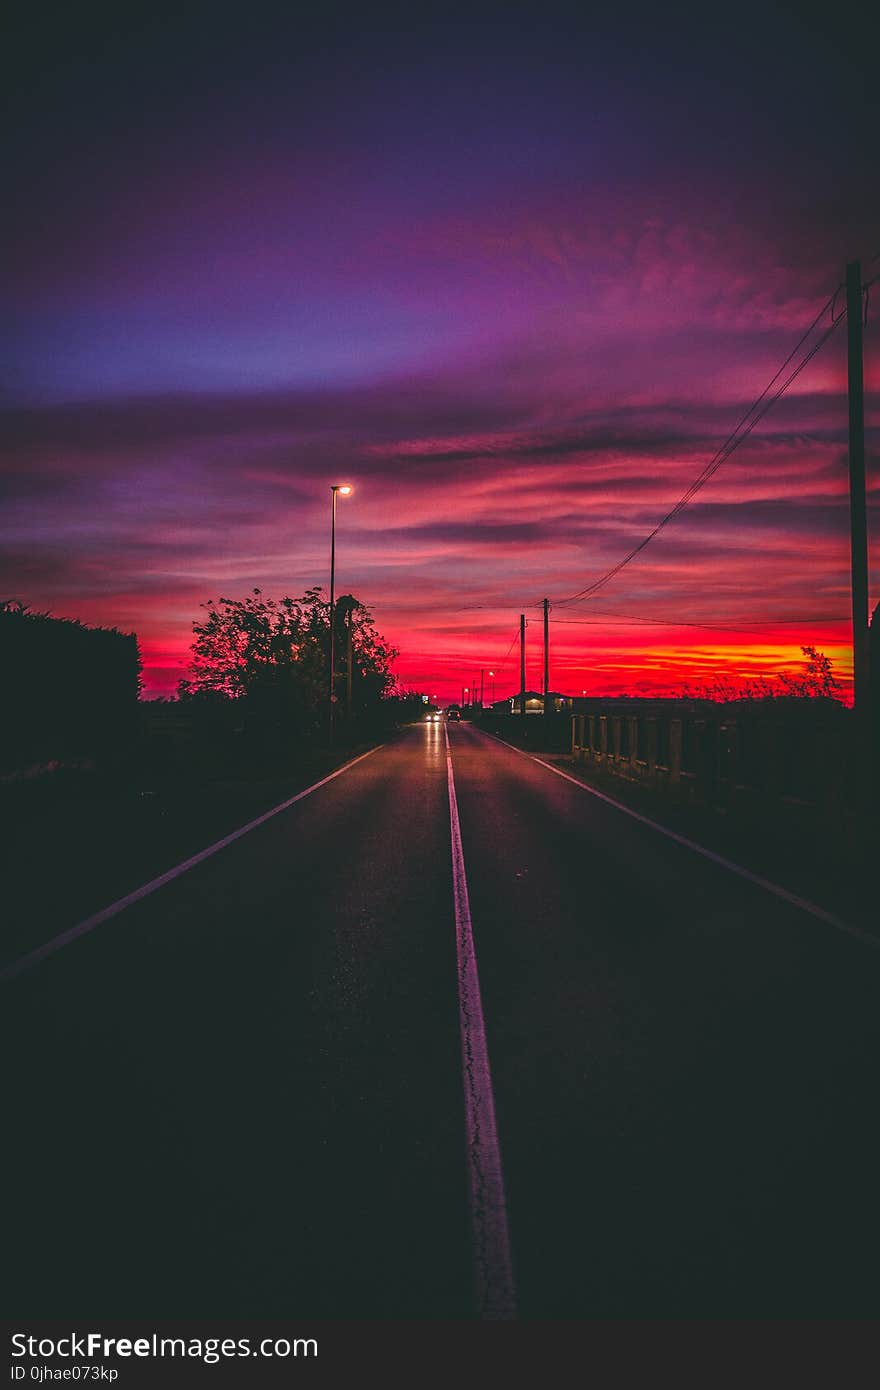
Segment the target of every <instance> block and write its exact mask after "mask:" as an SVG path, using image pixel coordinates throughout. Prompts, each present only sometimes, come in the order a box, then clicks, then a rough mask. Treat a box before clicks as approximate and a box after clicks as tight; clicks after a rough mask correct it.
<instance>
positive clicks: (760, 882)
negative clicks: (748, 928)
mask: <svg viewBox="0 0 880 1390" xmlns="http://www.w3.org/2000/svg"><path fill="white" fill-rule="evenodd" d="M488 737H489V738H493V739H494V740H495V742H496V743H500V744H503V746H504V747H505V748H510V749H511V750H512V751H513V752H514V753H519V754H521V755H522V757H524V758H528V759H529V761H530V762H533V763H537V764H538V766H539V767H546V769H547V771H548V772H553V773H555V774H556V776H557V777H562V778H564V780H565V781H566V782H571V784H572V786H575V787H580V789H581V791H582V792H589V794H590V796H595V797H596V798H597V799H598V800H599V801H604V802H605V804H606V806H613V807H614V808H615V810H617V811H622V812H623V814H624V815H625V816H629V817H630V818H631V819H632V820H636V821H638V822H639V823H640V824H641V825H647V826H649V827H650V828H651V830H656V831H657V833H658V834H660V835H665V836H666V838H667V840H674V841H675V843H676V844H677V845H683V846H684V848H685V849H689V850H693V852H694V854H699V855H701V856H702V858H703V859H709V860H711V862H712V863H713V864H718V865H719V866H720V867H721V868H722V869H727V871H728V872H729V873H732V874H736V875H737V876H738V877H739V878H744V879H745V880H746V881H747V882H748V883H753V884H754V885H755V887H756V888H762V889H763V890H764V892H765V893H772V895H773V897H774V898H781V899H782V901H783V902H787V903H791V905H792V906H793V907H797V908H799V909H800V911H801V912H807V913H809V915H810V916H811V917H816V918H817V919H818V920H819V921H820V922H825V923H827V925H828V926H830V927H836V928H837V930H838V931H841V932H845V933H846V935H847V936H854V937H855V938H856V940H857V941H862V942H864V944H865V945H866V946H874V947H875V948H876V947H880V938H878V937H876V936H872V935H871V933H870V932H867V931H863V930H862V928H861V927H856V926H854V925H853V924H852V923H851V922H845V921H844V920H843V918H842V917H835V915H834V913H833V912H826V910H825V908H824V907H819V906H818V904H817V903H813V902H810V900H809V899H808V898H801V897H799V896H798V895H797V893H790V892H789V890H788V889H787V888H783V887H782V885H781V884H779V883H774V882H773V881H772V879H769V878H762V877H761V875H760V874H753V873H752V871H751V869H746V868H744V867H743V865H742V864H737V863H736V862H735V861H734V860H733V859H725V857H724V855H722V854H716V853H715V852H714V850H711V849H707V848H706V846H705V845H700V844H698V843H697V841H696V840H689V839H688V837H687V836H686V835H679V834H678V832H677V831H675V830H670V829H669V827H668V826H667V825H661V824H660V822H659V821H655V820H651V819H650V817H648V816H643V815H641V814H640V812H638V811H634V810H633V809H632V807H631V806H626V805H624V803H623V802H622V801H615V799H614V797H613V796H606V794H605V793H604V792H600V791H597V789H596V788H595V787H591V786H589V784H588V783H587V782H582V781H581V780H580V778H578V777H572V776H571V773H569V772H563V771H562V768H559V767H554V765H553V763H548V762H545V761H544V759H543V758H538V757H536V756H535V754H534V753H526V752H525V750H524V749H522V748H517V746H516V744H515V743H508V742H507V740H506V739H503V738H499V737H498V735H497V734H488Z"/></svg>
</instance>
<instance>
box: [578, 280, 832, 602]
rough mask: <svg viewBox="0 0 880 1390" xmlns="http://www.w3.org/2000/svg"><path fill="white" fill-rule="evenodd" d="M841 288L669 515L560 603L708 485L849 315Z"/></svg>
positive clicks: (585, 593) (609, 574) (597, 584)
mask: <svg viewBox="0 0 880 1390" xmlns="http://www.w3.org/2000/svg"><path fill="white" fill-rule="evenodd" d="M838 292H839V291H838V290H835V292H834V294H832V295H830V296H829V298H828V299H827V300H826V302H825V303H824V304H823V305H822V308H821V309H820V310H819V312H818V314H817V315H816V317H815V318H814V319H813V322H812V323H811V324H810V326H809V328H808V329H807V330H806V331H805V332H804V333H803V335H802V336H801V338H800V339H799V341H798V342H797V343H796V345H795V346H794V347H793V348H792V350H791V352H790V353H789V354H788V356H787V357H786V359H785V361H784V362H783V363H782V366H781V367H780V368H779V369H778V371H777V372H776V373H775V374H774V376H773V377H772V378H771V379H770V381H769V382H768V383H767V385H766V386H765V387H764V390H763V391H762V392H761V394H760V396H758V398H757V400H756V401H755V402H754V403H753V405H751V406H750V408H749V409H748V410H747V411H746V413H745V414H744V415H743V416H742V418H741V419H740V421H739V423H738V424H737V426H736V428H735V429H734V430H733V431H732V432H731V433H730V434H729V435H728V437H727V439H726V440H725V441H724V443H723V444H722V445H721V447H720V449H718V450H717V452H716V453H715V454H714V455H713V456H712V458H711V459H710V460H709V462H708V463H707V464H706V466H705V467H704V468H703V470H702V472H701V473H699V474H698V476H697V477H696V478H695V479H694V481H693V482H692V483H691V484H690V486H689V487H688V488H687V489H686V491H685V492H684V493H683V494H682V496H681V497H680V498H679V499H678V501H677V502H676V504H675V506H674V507H672V508H671V509H670V510H669V511H668V512H667V513H666V515H665V516H664V517H662V518H661V520H660V521H658V523H657V525H656V526H655V527H654V528H653V530H652V531H650V532H649V533H648V535H647V536H645V537H644V538H643V539H642V540H641V541H640V542H639V543H638V545H635V546H633V548H632V550H630V551H629V553H628V554H627V555H625V556H624V557H623V559H622V560H618V562H617V564H616V565H612V567H611V568H610V569H609V570H606V572H605V574H603V575H601V576H600V577H599V578H598V579H596V580H594V581H593V583H592V584H588V585H587V586H586V587H585V588H583V589H580V590H579V591H578V592H577V593H576V594H571V595H569V596H568V597H567V598H564V599H557V600H556V602H557V603H558V604H559V605H565V604H569V603H578V602H581V601H582V600H584V599H587V598H590V597H591V596H592V595H593V594H595V593H596V592H597V591H598V590H599V589H601V588H604V586H605V585H606V584H607V583H608V582H609V580H611V579H613V578H614V576H615V575H616V574H619V573H620V571H621V570H622V569H623V568H624V567H625V566H626V565H628V564H629V563H630V562H631V561H632V560H634V559H635V558H636V556H637V555H640V554H641V552H642V551H643V550H644V549H645V547H646V546H648V545H650V543H651V541H652V540H653V539H654V537H655V536H656V535H658V534H659V532H660V531H662V530H663V528H664V527H665V526H668V525H669V523H670V521H672V520H674V518H675V517H676V516H678V514H679V513H680V512H682V511H684V509H685V507H686V506H687V505H688V503H689V502H690V501H692V499H693V498H694V497H695V496H696V495H697V493H698V492H699V491H700V489H701V488H703V487H705V485H706V483H708V481H709V479H710V478H711V477H713V475H714V474H715V473H716V472H717V471H718V469H719V468H720V467H721V465H722V463H725V462H726V460H727V459H729V458H730V456H731V454H732V453H733V452H734V450H735V449H737V448H738V447H739V445H740V444H742V443H743V441H744V440H746V439H748V437H749V435H750V434H751V433H752V431H753V430H754V429H755V427H756V426H757V425H758V424H759V423H760V421H761V420H762V419H763V418H764V416H765V415H766V414H767V412H768V410H770V409H771V407H772V406H773V405H775V403H776V402H777V401H778V400H779V398H780V397H781V396H782V395H783V394H784V393H785V392H786V391H787V390H788V388H789V386H790V385H791V384H792V382H793V381H794V380H795V378H796V377H797V376H799V375H800V373H801V372H802V371H803V370H804V368H805V367H806V366H807V364H808V363H809V362H810V361H812V359H813V358H814V357H815V355H816V353H817V352H819V350H820V349H821V348H822V347H824V345H825V343H826V342H827V341H828V339H829V338H830V337H831V334H832V333H833V332H834V330H835V328H836V327H837V325H838V324H839V323H840V322H841V321H842V320H843V319H844V318H845V317H846V310H845V309H843V310H842V311H841V312H840V313H839V314H838V315H837V316H836V317H835V316H834V306H835V301H836V299H837V294H838ZM829 309H830V310H831V312H832V319H831V324H830V326H829V327H828V328H827V329H826V330H825V332H824V333H823V334H822V336H821V337H820V338H819V339H818V341H817V342H816V343H814V345H813V347H812V348H811V349H810V351H809V352H808V353H807V354H806V355H805V357H804V358H803V359H802V361H801V362H799V363H798V365H797V366H796V367H795V368H794V370H793V371H792V372H790V373H789V375H788V377H786V379H785V380H784V381H783V383H782V385H781V386H779V387H777V389H776V390H775V391H774V390H773V387H774V385H775V383H776V382H777V381H778V380H779V378H780V377H781V376H782V374H783V372H784V371H785V369H786V367H787V366H788V365H789V363H790V362H791V361H792V359H793V358H794V357H795V356H796V355H797V353H798V352H799V351H800V349H801V347H802V346H803V344H804V343H805V342H806V341H807V339H808V338H809V336H810V334H811V333H812V332H813V331H814V329H815V328H816V326H817V324H818V323H819V322H820V320H821V319H822V318H823V316H824V315H825V314H826V313H827V312H828V310H829ZM771 393H772V394H771ZM746 422H748V423H746Z"/></svg>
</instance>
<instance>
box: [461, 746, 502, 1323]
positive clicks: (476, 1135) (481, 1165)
mask: <svg viewBox="0 0 880 1390" xmlns="http://www.w3.org/2000/svg"><path fill="white" fill-rule="evenodd" d="M444 733H445V735H446V775H447V783H448V787H449V824H450V829H451V833H452V891H453V898H454V902H455V945H456V954H457V957H458V1009H459V1022H460V1025H461V1060H462V1074H463V1083H464V1105H465V1123H466V1129H467V1152H468V1178H469V1183H470V1199H471V1231H472V1236H473V1242H474V1282H475V1292H476V1298H477V1308H478V1310H479V1314H480V1317H482V1318H485V1319H492V1320H511V1319H513V1318H515V1317H516V1295H515V1292H514V1287H513V1269H512V1265H511V1259H510V1236H509V1234H508V1229H507V1204H506V1202H505V1198H504V1176H503V1174H502V1171H501V1154H500V1151H499V1148H498V1133H497V1130H496V1127H495V1102H494V1100H493V1098H492V1074H491V1072H490V1070H489V1053H488V1049H487V1047H486V1029H485V1025H484V1023H483V1005H482V1001H481V999H480V980H479V976H478V974H477V958H476V954H475V952H474V939H473V933H472V931H471V909H470V902H469V899H468V889H467V876H466V874H465V868H464V853H463V851H462V847H461V825H460V824H459V819H458V800H457V798H456V795H455V778H454V776H453V773H452V750H451V748H450V745H449V731H448V729H446V730H444Z"/></svg>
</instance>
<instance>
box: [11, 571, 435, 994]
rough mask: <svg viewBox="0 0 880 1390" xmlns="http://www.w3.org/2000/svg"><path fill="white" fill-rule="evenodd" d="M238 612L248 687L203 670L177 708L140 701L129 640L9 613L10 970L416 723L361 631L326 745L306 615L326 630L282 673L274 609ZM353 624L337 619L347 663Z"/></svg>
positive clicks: (410, 701)
mask: <svg viewBox="0 0 880 1390" xmlns="http://www.w3.org/2000/svg"><path fill="white" fill-rule="evenodd" d="M244 607H245V605H240V606H239V607H238V608H237V609H235V611H233V613H232V617H233V619H234V620H235V623H234V624H233V626H235V625H236V624H238V625H240V626H244V624H243V623H241V621H240V620H241V619H242V618H243V617H244V618H246V619H247V623H248V624H249V625H250V629H251V631H250V634H249V638H248V642H247V643H246V644H245V647H244V648H243V649H242V650H246V649H248V648H249V654H248V659H249V661H250V665H251V670H250V671H249V672H248V674H247V679H246V681H245V682H243V683H242V685H241V686H240V687H238V688H236V687H235V686H234V684H232V683H231V682H230V681H229V679H228V677H229V674H230V664H229V663H228V662H227V663H225V665H224V663H223V662H222V661H219V660H218V661H216V662H215V663H214V665H213V666H212V665H211V663H210V662H209V663H207V666H206V667H205V668H203V670H204V673H205V676H206V678H205V679H203V680H201V681H199V680H195V681H190V682H188V683H186V685H185V686H184V687H183V688H182V690H181V694H180V698H177V699H172V700H141V699H139V698H138V694H139V672H140V665H139V659H138V650H137V643H136V640H135V638H134V637H133V636H130V635H127V634H122V633H118V632H115V631H113V630H104V629H93V628H87V627H85V626H83V625H81V624H79V623H74V622H66V621H59V620H57V619H53V618H51V617H49V616H48V615H44V614H32V613H29V612H27V611H26V610H24V609H23V608H21V607H19V606H11V605H7V606H6V608H5V609H4V610H2V611H0V649H2V651H3V653H4V656H5V658H6V661H5V664H6V669H7V670H9V671H10V672H14V673H15V672H17V673H18V679H17V680H16V679H13V680H11V681H10V682H8V684H7V687H6V689H5V690H4V691H3V695H2V727H3V737H2V741H0V817H2V831H3V852H2V859H3V881H4V913H3V917H4V928H3V933H2V950H0V966H2V965H3V964H7V963H9V962H10V961H12V960H15V959H17V958H18V957H19V956H21V955H22V954H24V953H25V952H27V951H29V950H32V949H33V948H34V947H36V946H38V945H40V944H42V943H43V942H44V941H46V940H47V939H49V938H50V937H52V936H54V935H56V934H57V933H59V932H61V931H63V930H64V929H65V928H67V927H69V926H72V925H74V924H75V923H76V922H78V921H81V920H82V919H83V918H84V917H87V916H89V915H90V914H91V913H93V912H96V911H99V910H100V909H101V908H103V907H106V906H107V905H108V904H110V903H112V902H114V901H115V900H116V899H117V898H119V897H123V896H125V894H127V893H129V892H132V891H133V890H134V889H136V888H138V887H140V886H141V885H142V884H143V883H146V882H148V881H149V880H150V879H151V878H154V877H156V876H157V875H159V874H161V873H163V872H164V871H165V870H167V869H169V868H171V867H173V866H174V865H175V864H177V863H179V862H180V861H181V860H183V859H186V858H188V857H189V856H190V855H192V854H195V853H197V852H198V851H200V850H202V849H204V848H205V847H206V846H207V845H210V844H211V843H213V842H214V841H215V840H217V839H220V838H222V837H223V836H224V835H226V834H229V833H230V832H231V831H233V830H236V829H238V827H239V826H241V825H243V824H246V823H247V822H248V821H249V820H251V819H253V818H254V817H256V816H258V815H260V814H261V813H262V812H263V811H266V810H268V809H270V808H271V807H272V806H275V805H277V804H278V803H279V802H282V801H284V800H285V799H286V798H288V797H290V796H292V795H294V794H295V793H296V792H297V791H300V790H302V789H303V788H304V787H307V786H309V785H310V784H311V783H313V782H314V781H316V780H318V779H320V778H321V777H323V776H326V775H327V773H328V772H330V771H332V770H333V769H334V768H335V767H339V766H341V765H342V764H343V763H345V762H346V761H348V760H349V759H350V758H353V757H356V756H357V755H358V754H359V753H362V752H365V751H366V750H367V749H369V748H371V747H373V746H374V745H375V744H377V743H381V742H383V741H384V740H386V739H387V738H389V737H392V736H393V734H394V732H395V731H396V729H397V728H398V727H400V726H401V725H402V724H405V723H407V722H409V721H410V720H413V719H420V718H421V717H422V713H423V709H424V706H423V705H422V702H421V700H420V699H419V698H418V697H415V696H411V695H404V696H400V695H395V694H392V693H391V692H390V690H389V685H390V682H389V681H388V680H387V667H388V664H389V661H390V656H391V653H390V649H388V648H387V647H385V646H384V645H382V646H379V647H377V644H376V642H375V634H373V633H372V632H371V630H370V628H369V626H368V625H367V624H365V625H364V626H365V636H364V642H363V644H362V650H361V658H362V659H361V662H360V664H358V662H357V661H356V660H353V662H352V666H353V679H352V683H351V689H352V701H351V708H350V709H349V708H348V707H347V706H348V701H347V699H346V696H347V688H346V681H345V678H344V674H343V679H342V680H341V681H340V688H341V698H340V699H339V700H338V702H337V704H338V713H337V718H336V720H335V728H334V737H333V741H332V745H331V743H330V740H329V736H328V720H327V696H326V692H327V685H326V676H325V674H324V673H325V671H326V666H323V665H322V644H321V637H322V633H321V630H320V618H321V616H322V615H321V611H320V607H319V606H317V605H315V604H314V603H313V604H312V606H311V609H310V611H308V613H307V617H308V620H309V621H310V622H311V621H312V620H313V619H314V621H315V627H316V629H317V630H316V632H315V633H314V635H313V640H311V641H309V640H306V641H303V642H302V644H301V647H302V658H303V660H302V665H301V669H297V666H296V664H295V663H293V662H290V661H289V660H285V661H282V662H279V661H277V660H275V659H274V655H273V653H272V651H271V649H270V647H271V643H272V642H273V641H274V642H275V645H276V648H277V647H278V646H279V645H280V644H279V642H278V634H277V631H275V628H277V623H275V624H273V622H272V621H271V619H272V613H271V610H268V606H267V605H266V604H265V603H264V601H262V600H261V599H253V598H252V600H251V601H250V608H249V610H248V611H247V612H246V613H245V614H242V612H241V609H242V608H244ZM325 607H326V606H325ZM233 608H235V606H233ZM351 611H352V610H351V608H349V610H348V613H349V614H350V613H351ZM363 611H364V612H365V610H363ZM227 616H229V614H228V612H227ZM294 616H296V615H294ZM289 619H290V614H289V613H288V614H287V616H286V617H285V623H286V624H287V626H288V627H289V626H290V621H289ZM209 620H210V618H209ZM346 621H347V617H346V610H345V609H344V608H342V610H341V618H340V634H339V638H340V641H339V649H340V650H341V651H342V653H343V657H344V656H345V653H346V640H347V631H346V630H345V623H346ZM213 626H214V628H216V627H217V624H216V623H214V624H213ZM229 626H230V624H227V628H229ZM226 635H227V636H230V635H231V634H230V632H229V631H227V634H226ZM323 635H324V637H326V623H325V631H324V634H323ZM263 638H265V639H266V643H265V648H266V651H267V653H268V659H267V660H265V661H260V659H259V657H258V656H256V655H255V649H256V648H258V647H259V645H260V642H261V640H262V639H263ZM197 641H198V638H197ZM203 645H204V644H203ZM352 648H353V654H357V652H358V644H357V641H356V640H355V641H353V643H352ZM290 649H291V646H290V643H287V644H285V648H284V651H285V654H289V651H290ZM61 672H65V673H66V678H62V677H61V675H60V673H61ZM196 673H197V674H198V668H197V672H196ZM303 677H304V678H303Z"/></svg>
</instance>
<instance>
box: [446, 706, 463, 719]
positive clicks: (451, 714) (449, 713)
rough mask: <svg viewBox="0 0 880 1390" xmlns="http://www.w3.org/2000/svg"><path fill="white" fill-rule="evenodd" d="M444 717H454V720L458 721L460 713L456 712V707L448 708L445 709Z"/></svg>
mask: <svg viewBox="0 0 880 1390" xmlns="http://www.w3.org/2000/svg"><path fill="white" fill-rule="evenodd" d="M446 718H447V719H456V720H458V721H459V722H460V721H461V715H460V714H459V712H458V710H457V709H448V710H447V711H446Z"/></svg>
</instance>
